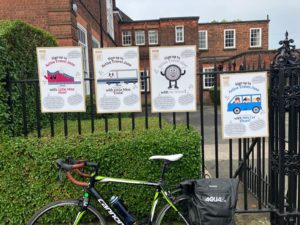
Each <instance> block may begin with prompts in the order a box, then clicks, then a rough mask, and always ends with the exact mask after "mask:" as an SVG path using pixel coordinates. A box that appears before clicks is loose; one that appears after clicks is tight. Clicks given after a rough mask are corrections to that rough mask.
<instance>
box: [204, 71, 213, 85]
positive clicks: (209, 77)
mask: <svg viewBox="0 0 300 225" xmlns="http://www.w3.org/2000/svg"><path fill="white" fill-rule="evenodd" d="M213 71H214V69H213V68H203V72H204V82H203V83H204V88H212V87H213V86H214V82H215V78H214V74H205V73H210V72H213Z"/></svg>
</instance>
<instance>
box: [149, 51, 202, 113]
mask: <svg viewBox="0 0 300 225" xmlns="http://www.w3.org/2000/svg"><path fill="white" fill-rule="evenodd" d="M150 67H151V73H150V74H151V76H150V77H151V99H152V103H151V105H152V112H189V111H196V104H197V103H196V46H180V47H179V46H178V47H158V48H150Z"/></svg>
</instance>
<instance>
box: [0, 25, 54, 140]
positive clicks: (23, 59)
mask: <svg viewBox="0 0 300 225" xmlns="http://www.w3.org/2000/svg"><path fill="white" fill-rule="evenodd" d="M38 46H45V47H46V46H57V44H56V41H55V39H54V38H53V37H52V36H51V35H50V34H49V33H47V32H45V31H42V30H40V29H37V28H35V27H33V26H31V25H28V24H26V23H24V22H21V21H17V20H16V21H8V20H0V129H2V130H4V129H5V131H6V133H9V131H12V130H14V131H15V134H16V135H18V134H20V133H21V131H22V126H23V125H22V110H21V109H22V104H21V97H22V91H21V86H20V84H15V83H14V84H12V87H11V88H12V93H13V94H12V101H13V112H11V111H10V110H9V108H8V86H7V84H6V83H5V82H6V81H7V76H8V75H9V78H10V79H11V80H12V81H14V80H19V79H20V78H22V79H27V78H33V77H34V74H35V71H36V66H35V65H36V62H37V60H36V47H38ZM21 71H22V72H21ZM21 73H22V74H23V77H20V76H21V75H20V74H21ZM25 88H26V96H25V98H26V107H27V120H28V129H29V130H31V129H32V128H33V127H34V126H35V124H36V122H35V119H36V118H35V117H36V116H35V93H34V85H33V84H31V85H26V87H25ZM12 115H13V120H12V121H11V117H12ZM44 117H45V116H44Z"/></svg>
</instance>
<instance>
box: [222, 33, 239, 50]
mask: <svg viewBox="0 0 300 225" xmlns="http://www.w3.org/2000/svg"><path fill="white" fill-rule="evenodd" d="M227 31H233V46H226V32H227ZM235 47H236V32H235V29H225V30H224V49H232V48H235Z"/></svg>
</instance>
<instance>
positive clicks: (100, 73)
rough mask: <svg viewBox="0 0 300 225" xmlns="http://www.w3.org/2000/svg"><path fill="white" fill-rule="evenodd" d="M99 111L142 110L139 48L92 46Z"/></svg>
mask: <svg viewBox="0 0 300 225" xmlns="http://www.w3.org/2000/svg"><path fill="white" fill-rule="evenodd" d="M93 56H94V71H95V73H94V74H95V87H96V88H95V89H96V105H97V112H98V113H119V112H140V111H141V110H142V108H141V92H140V76H139V49H138V47H124V48H98V49H93Z"/></svg>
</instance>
